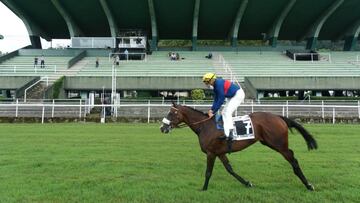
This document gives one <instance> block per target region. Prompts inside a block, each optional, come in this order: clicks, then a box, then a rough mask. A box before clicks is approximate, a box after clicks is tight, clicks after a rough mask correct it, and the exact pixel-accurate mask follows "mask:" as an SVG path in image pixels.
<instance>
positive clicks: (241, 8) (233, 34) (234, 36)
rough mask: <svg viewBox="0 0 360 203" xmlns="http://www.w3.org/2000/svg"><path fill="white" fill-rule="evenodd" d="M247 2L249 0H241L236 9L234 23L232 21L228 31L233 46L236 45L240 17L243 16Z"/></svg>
mask: <svg viewBox="0 0 360 203" xmlns="http://www.w3.org/2000/svg"><path fill="white" fill-rule="evenodd" d="M248 3H249V0H243V1H242V2H241V4H240V6H239V9H238V11H237V14H236V17H235V19H234V23H233V26H232V28H231V31H230V37H231V46H233V47H237V40H238V35H239V28H240V23H241V20H242V17H243V16H244V13H245V10H246V7H247V5H248Z"/></svg>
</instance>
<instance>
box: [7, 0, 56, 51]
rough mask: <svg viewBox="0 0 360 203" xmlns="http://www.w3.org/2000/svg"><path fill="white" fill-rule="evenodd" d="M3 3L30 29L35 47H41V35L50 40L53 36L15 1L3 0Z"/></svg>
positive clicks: (32, 43) (29, 32)
mask: <svg viewBox="0 0 360 203" xmlns="http://www.w3.org/2000/svg"><path fill="white" fill-rule="evenodd" d="M1 1H2V3H3V4H4V5H5V6H7V7H8V8H9V9H10V10H11V11H12V12H13V13H15V14H16V15H17V16H18V17H19V18H20V19H21V20H22V21H23V23H24V25H25V27H26V30H27V31H28V34H29V37H30V41H31V45H32V46H33V48H37V49H38V48H39V49H41V41H40V36H41V37H43V38H44V39H46V40H48V41H50V40H51V38H50V37H49V36H48V35H47V33H46V32H44V30H43V29H42V28H40V27H39V25H38V24H37V23H35V22H34V21H33V19H32V18H30V17H29V16H28V15H27V14H26V13H25V12H23V11H22V10H21V9H20V8H19V7H18V6H17V5H16V3H15V2H14V1H10V0H1Z"/></svg>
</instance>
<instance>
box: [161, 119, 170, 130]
mask: <svg viewBox="0 0 360 203" xmlns="http://www.w3.org/2000/svg"><path fill="white" fill-rule="evenodd" d="M170 124H171V121H170V120H169V119H167V118H163V119H162V125H161V126H160V131H161V132H162V133H169V132H170V130H171V125H170Z"/></svg>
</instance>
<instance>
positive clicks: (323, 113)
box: [321, 100, 325, 119]
mask: <svg viewBox="0 0 360 203" xmlns="http://www.w3.org/2000/svg"><path fill="white" fill-rule="evenodd" d="M324 117H325V112H324V100H321V118H322V119H324Z"/></svg>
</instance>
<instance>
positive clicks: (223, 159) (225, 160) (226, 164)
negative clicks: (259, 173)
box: [219, 154, 253, 187]
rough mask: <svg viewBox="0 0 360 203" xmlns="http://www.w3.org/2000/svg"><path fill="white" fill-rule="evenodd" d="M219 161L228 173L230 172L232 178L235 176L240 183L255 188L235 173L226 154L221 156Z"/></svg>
mask: <svg viewBox="0 0 360 203" xmlns="http://www.w3.org/2000/svg"><path fill="white" fill-rule="evenodd" d="M219 159H220V160H221V162H222V163H223V164H224V167H225V169H226V171H227V172H229V173H230V174H231V175H232V176H234V177H235V178H236V179H237V180H238V181H240V182H241V183H242V184H244V185H245V186H247V187H252V186H253V185H252V184H251V182H250V181H247V180H245V179H244V178H242V177H241V176H239V175H238V174H236V173H235V172H234V170H233V169H232V167H231V165H230V162H229V159H228V158H227V157H226V155H225V154H223V155H220V156H219Z"/></svg>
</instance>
